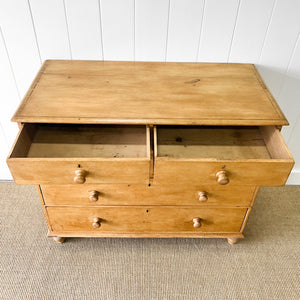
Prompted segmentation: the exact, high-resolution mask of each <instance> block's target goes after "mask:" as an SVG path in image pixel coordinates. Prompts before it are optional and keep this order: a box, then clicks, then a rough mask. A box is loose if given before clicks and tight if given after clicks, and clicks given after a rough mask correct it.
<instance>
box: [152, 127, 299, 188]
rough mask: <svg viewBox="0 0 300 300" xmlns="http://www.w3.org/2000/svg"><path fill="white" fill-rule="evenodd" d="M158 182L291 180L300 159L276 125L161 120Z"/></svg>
mask: <svg viewBox="0 0 300 300" xmlns="http://www.w3.org/2000/svg"><path fill="white" fill-rule="evenodd" d="M154 153H155V170H154V182H156V183H159V184H165V183H171V182H173V183H177V184H191V185H196V184H212V185H215V184H220V185H227V184H229V185H263V186H276V185H283V184H285V182H286V180H287V178H288V176H289V174H290V171H291V169H292V167H293V165H294V161H293V158H292V156H291V154H290V153H289V151H288V149H287V147H286V145H285V143H284V141H283V138H282V137H281V135H280V132H279V130H278V129H277V128H275V127H274V126H265V127H242V126H240V127H238V126H235V127H228V126H224V127H220V126H194V127H190V126H173V127H171V126H158V127H155V128H154Z"/></svg>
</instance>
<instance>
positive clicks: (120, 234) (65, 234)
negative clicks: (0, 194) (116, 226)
mask: <svg viewBox="0 0 300 300" xmlns="http://www.w3.org/2000/svg"><path fill="white" fill-rule="evenodd" d="M53 236H62V237H64V238H65V237H82V238H86V237H89V238H96V237H111V238H176V237H178V238H228V237H237V238H244V235H243V234H242V233H241V232H201V231H197V232H193V231H189V232H187V231H185V232H133V233H132V232H125V233H124V232H101V231H100V230H95V231H89V232H88V233H87V232H80V231H78V232H75V231H64V232H62V231H60V232H54V231H48V237H53Z"/></svg>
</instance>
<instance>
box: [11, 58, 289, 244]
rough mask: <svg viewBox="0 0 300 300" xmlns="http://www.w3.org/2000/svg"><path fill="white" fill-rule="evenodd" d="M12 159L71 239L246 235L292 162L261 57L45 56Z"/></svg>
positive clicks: (19, 178) (20, 113)
mask: <svg viewBox="0 0 300 300" xmlns="http://www.w3.org/2000/svg"><path fill="white" fill-rule="evenodd" d="M12 121H15V122H18V124H19V128H20V132H19V134H18V136H17V138H16V141H15V144H14V145H13V148H12V150H11V152H10V154H9V157H8V159H7V164H8V166H9V168H10V170H11V173H12V176H13V178H14V180H15V182H16V183H17V184H35V185H37V188H38V193H39V195H40V199H41V203H42V207H43V210H44V214H45V217H46V219H47V224H48V228H49V232H48V235H49V236H51V237H54V240H55V241H57V242H62V241H63V240H64V238H65V237H192V238H198V237H199V238H200V237H213V238H215V237H219V238H227V240H228V242H229V243H235V242H236V241H237V239H238V238H242V237H243V230H244V227H245V225H246V222H247V219H248V217H249V213H250V211H251V208H252V206H253V204H254V200H255V197H256V194H257V191H258V189H259V186H277V185H284V184H285V182H286V180H287V178H288V176H289V173H290V171H291V169H292V167H293V164H294V161H293V158H292V156H291V154H290V152H289V150H288V149H287V147H286V145H285V143H284V141H283V139H282V137H281V134H280V129H281V127H282V126H283V125H288V122H287V120H286V119H285V117H284V115H283V113H282V112H281V110H280V108H279V107H278V105H277V103H276V102H275V100H274V98H273V97H272V95H271V94H270V92H269V91H268V89H267V87H266V86H265V84H264V83H263V81H262V79H261V77H260V75H259V74H258V72H257V70H256V68H255V67H254V66H253V65H251V64H216V63H150V62H103V61H58V60H48V61H45V63H44V64H43V66H42V67H41V70H40V71H39V73H38V74H37V77H36V78H35V80H34V82H33V83H32V85H31V87H30V88H29V90H28V92H27V94H26V96H25V98H24V100H23V101H22V103H21V104H20V106H19V108H18V110H17V111H16V113H15V115H14V116H13V118H12Z"/></svg>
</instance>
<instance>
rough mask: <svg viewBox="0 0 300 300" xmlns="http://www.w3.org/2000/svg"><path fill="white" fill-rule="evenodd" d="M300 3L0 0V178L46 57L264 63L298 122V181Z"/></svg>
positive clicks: (293, 132) (299, 155) (294, 138)
mask: <svg viewBox="0 0 300 300" xmlns="http://www.w3.org/2000/svg"><path fill="white" fill-rule="evenodd" d="M299 33H300V1H299V0H264V1H261V0H227V1H220V0H89V1H84V0H9V1H5V0H0V108H1V109H0V118H1V119H0V179H10V178H11V177H10V174H9V171H8V169H7V167H6V164H5V158H6V155H7V153H8V150H9V148H10V147H11V144H12V142H13V139H14V136H15V135H16V133H17V126H16V124H13V123H11V122H10V118H11V116H12V114H13V112H14V111H15V109H16V108H17V106H18V104H19V102H20V101H21V99H22V97H23V96H24V94H25V92H26V89H27V88H28V87H29V85H30V83H31V81H32V80H33V78H34V76H35V74H36V73H37V71H38V69H39V67H40V66H41V63H42V62H43V61H44V60H45V59H89V60H102V59H104V60H136V61H178V62H180V61H182V62H202V61H207V62H240V63H254V64H256V65H257V67H258V69H259V71H260V73H261V74H262V76H263V78H264V80H265V82H266V84H267V86H268V87H269V88H270V90H271V92H272V94H273V95H274V97H275V98H276V100H277V101H278V103H279V104H280V106H281V108H282V110H283V111H284V113H285V115H286V116H287V118H288V120H289V121H290V124H291V125H290V126H289V127H284V128H283V131H282V132H283V135H284V137H285V140H286V141H287V144H288V146H289V148H290V149H291V151H292V154H293V156H294V158H295V160H296V165H295V168H294V170H293V173H292V175H291V177H290V179H289V183H293V184H300V37H299Z"/></svg>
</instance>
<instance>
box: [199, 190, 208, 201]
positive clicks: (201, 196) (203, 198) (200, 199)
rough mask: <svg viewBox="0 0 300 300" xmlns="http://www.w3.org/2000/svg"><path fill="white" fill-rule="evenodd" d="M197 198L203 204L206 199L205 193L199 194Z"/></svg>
mask: <svg viewBox="0 0 300 300" xmlns="http://www.w3.org/2000/svg"><path fill="white" fill-rule="evenodd" d="M198 196H199V201H201V202H205V201H207V199H208V197H207V193H206V192H199V193H198Z"/></svg>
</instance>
